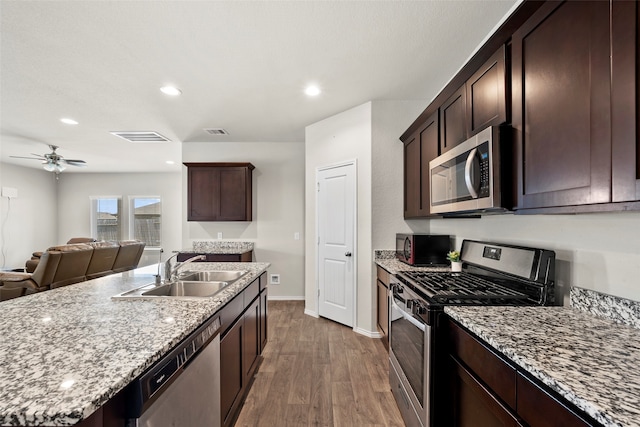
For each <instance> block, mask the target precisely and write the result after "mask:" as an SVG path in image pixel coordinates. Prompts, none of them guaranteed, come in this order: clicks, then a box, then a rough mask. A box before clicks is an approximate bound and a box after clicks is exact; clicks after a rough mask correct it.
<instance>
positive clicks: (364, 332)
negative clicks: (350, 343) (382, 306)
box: [353, 327, 382, 338]
mask: <svg viewBox="0 0 640 427" xmlns="http://www.w3.org/2000/svg"><path fill="white" fill-rule="evenodd" d="M353 332H355V333H357V334H360V335H364V336H365V337H369V338H382V334H381V333H380V332H379V331H375V332H373V331H367V330H366V329H362V328H358V327H355V328H353Z"/></svg>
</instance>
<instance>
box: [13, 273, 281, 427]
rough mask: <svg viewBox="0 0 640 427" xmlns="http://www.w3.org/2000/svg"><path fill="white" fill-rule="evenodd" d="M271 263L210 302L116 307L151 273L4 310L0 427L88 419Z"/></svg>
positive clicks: (109, 279)
mask: <svg viewBox="0 0 640 427" xmlns="http://www.w3.org/2000/svg"><path fill="white" fill-rule="evenodd" d="M269 265H270V264H269V263H264V262H260V263H246V262H245V263H219V262H216V263H193V264H191V265H189V269H190V270H249V273H248V274H247V275H246V276H244V277H242V278H240V279H239V280H238V281H237V282H234V283H232V284H231V285H229V286H228V287H227V288H225V289H224V290H223V291H221V292H220V293H218V294H216V296H214V297H212V298H203V299H202V300H197V301H190V300H189V301H185V300H173V299H170V298H166V299H165V298H162V299H156V300H129V301H127V300H112V299H111V297H112V296H113V295H116V294H118V293H120V292H124V291H127V290H129V289H134V288H136V287H139V286H143V285H145V284H147V283H151V282H153V280H154V274H155V273H156V271H157V266H149V267H144V268H139V269H136V270H131V271H128V272H124V273H119V274H113V275H110V276H106V277H102V278H99V279H94V280H90V281H87V282H83V283H78V284H74V285H70V286H66V287H63V288H58V289H53V290H50V291H46V292H42V293H38V294H34V295H29V296H26V297H21V298H17V299H14V300H9V301H3V302H2V303H0V336H2V340H1V341H0V425H32V426H37V425H58V426H70V425H74V424H77V423H78V422H79V421H81V420H83V419H85V418H87V417H88V416H89V415H91V414H92V413H93V412H95V411H96V410H97V409H98V408H100V407H101V406H102V405H104V404H105V403H106V402H107V401H108V400H109V399H111V398H112V397H113V396H115V395H116V394H117V393H118V392H119V391H120V390H122V389H123V388H124V387H125V386H126V385H128V384H129V383H131V381H132V380H134V379H135V378H136V377H138V376H139V375H140V374H141V373H143V372H144V371H145V370H146V369H147V368H149V367H150V366H152V365H153V363H154V362H156V361H157V360H159V359H160V358H161V357H162V356H163V355H164V354H166V353H167V352H168V351H169V350H170V349H172V348H173V347H174V346H175V345H176V344H178V343H179V342H180V341H181V340H182V339H184V338H185V337H186V336H187V335H189V333H191V332H192V331H194V330H195V329H196V328H197V327H198V326H199V325H201V324H202V323H203V322H204V321H205V320H206V319H208V318H209V317H211V316H212V315H214V314H215V313H216V312H217V311H218V310H220V309H221V308H222V307H223V306H224V305H225V304H226V303H227V302H228V301H230V300H231V299H233V297H235V296H236V295H237V294H238V293H240V292H241V291H242V290H243V289H244V288H245V287H246V286H247V285H249V284H250V283H251V282H253V281H254V280H255V279H256V278H258V277H259V276H260V274H261V273H262V272H264V271H265V270H266V269H267V268H268V267H269Z"/></svg>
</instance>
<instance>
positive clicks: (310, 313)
mask: <svg viewBox="0 0 640 427" xmlns="http://www.w3.org/2000/svg"><path fill="white" fill-rule="evenodd" d="M304 314H306V315H307V316H311V317H315V318H316V319H317V318H319V317H320V315H319V314H318V313H316V312H315V311H313V310H309V309H308V308H305V309H304Z"/></svg>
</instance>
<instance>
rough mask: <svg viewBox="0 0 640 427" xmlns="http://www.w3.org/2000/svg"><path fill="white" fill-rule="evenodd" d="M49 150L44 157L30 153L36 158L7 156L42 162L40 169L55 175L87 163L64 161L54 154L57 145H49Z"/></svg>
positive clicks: (82, 161)
mask: <svg viewBox="0 0 640 427" xmlns="http://www.w3.org/2000/svg"><path fill="white" fill-rule="evenodd" d="M49 148H51V153H47V154H44V155H40V154H34V153H31V155H33V156H36V157H22V156H9V157H13V158H14V159H30V160H40V161H41V162H42V165H43V166H42V167H43V168H44V170H46V171H49V172H55V173H56V175H57V174H59V173H60V172H62V171H63V170H65V169H66V168H67V165H70V166H80V167H84V166H86V165H87V162H85V161H84V160H72V159H65V158H64V157H63V156H61V155H60V154H58V153H56V150H57V149H58V148H59V147H58V146H57V145H51V144H49Z"/></svg>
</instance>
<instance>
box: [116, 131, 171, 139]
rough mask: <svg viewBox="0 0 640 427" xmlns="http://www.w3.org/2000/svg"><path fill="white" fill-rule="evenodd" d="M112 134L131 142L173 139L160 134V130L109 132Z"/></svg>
mask: <svg viewBox="0 0 640 427" xmlns="http://www.w3.org/2000/svg"><path fill="white" fill-rule="evenodd" d="M109 133H110V134H112V135H115V136H118V137H120V138H122V139H126V140H127V141H129V142H170V141H171V140H170V139H169V138H167V137H165V136H162V135H160V134H159V133H158V132H153V131H143V132H137V131H134V132H109Z"/></svg>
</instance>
